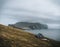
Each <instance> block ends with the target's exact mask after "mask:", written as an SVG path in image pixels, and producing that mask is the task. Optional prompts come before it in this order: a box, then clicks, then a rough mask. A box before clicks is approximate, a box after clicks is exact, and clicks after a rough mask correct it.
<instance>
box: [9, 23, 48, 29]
mask: <svg viewBox="0 0 60 47" xmlns="http://www.w3.org/2000/svg"><path fill="white" fill-rule="evenodd" d="M9 26H12V27H16V28H20V29H32V30H35V29H39V30H40V29H48V26H47V25H45V24H40V23H29V22H17V23H15V24H9Z"/></svg>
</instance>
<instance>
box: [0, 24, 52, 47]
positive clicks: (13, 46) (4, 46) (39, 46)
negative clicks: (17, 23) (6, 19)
mask: <svg viewBox="0 0 60 47" xmlns="http://www.w3.org/2000/svg"><path fill="white" fill-rule="evenodd" d="M0 47H53V45H52V44H51V43H50V42H47V41H42V40H40V39H38V38H36V37H35V36H34V34H31V33H28V32H24V30H21V29H16V28H13V27H9V26H4V25H1V24H0Z"/></svg>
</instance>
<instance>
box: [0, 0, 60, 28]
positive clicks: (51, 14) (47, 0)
mask: <svg viewBox="0 0 60 47" xmlns="http://www.w3.org/2000/svg"><path fill="white" fill-rule="evenodd" d="M6 2H7V3H5V4H4V6H3V5H2V6H3V8H2V12H1V16H2V17H0V18H1V20H0V23H4V22H5V24H9V23H15V22H16V21H31V22H41V23H45V24H48V25H49V27H52V26H51V25H53V24H54V27H55V26H56V25H60V22H59V21H60V18H59V17H60V6H58V5H56V4H55V3H54V1H52V0H8V1H6ZM4 18H5V19H4ZM7 19H8V20H9V23H7V21H8V20H7ZM2 21H3V22H2ZM57 27H58V26H57Z"/></svg>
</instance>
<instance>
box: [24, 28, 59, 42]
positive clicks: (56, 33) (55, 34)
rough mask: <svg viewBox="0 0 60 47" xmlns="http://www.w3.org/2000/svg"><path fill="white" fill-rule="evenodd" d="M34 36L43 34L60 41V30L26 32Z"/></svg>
mask: <svg viewBox="0 0 60 47" xmlns="http://www.w3.org/2000/svg"><path fill="white" fill-rule="evenodd" d="M25 31H26V32H30V33H33V34H38V33H41V34H43V35H44V36H45V37H47V38H50V39H54V40H56V41H60V30H59V29H43V30H25Z"/></svg>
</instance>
